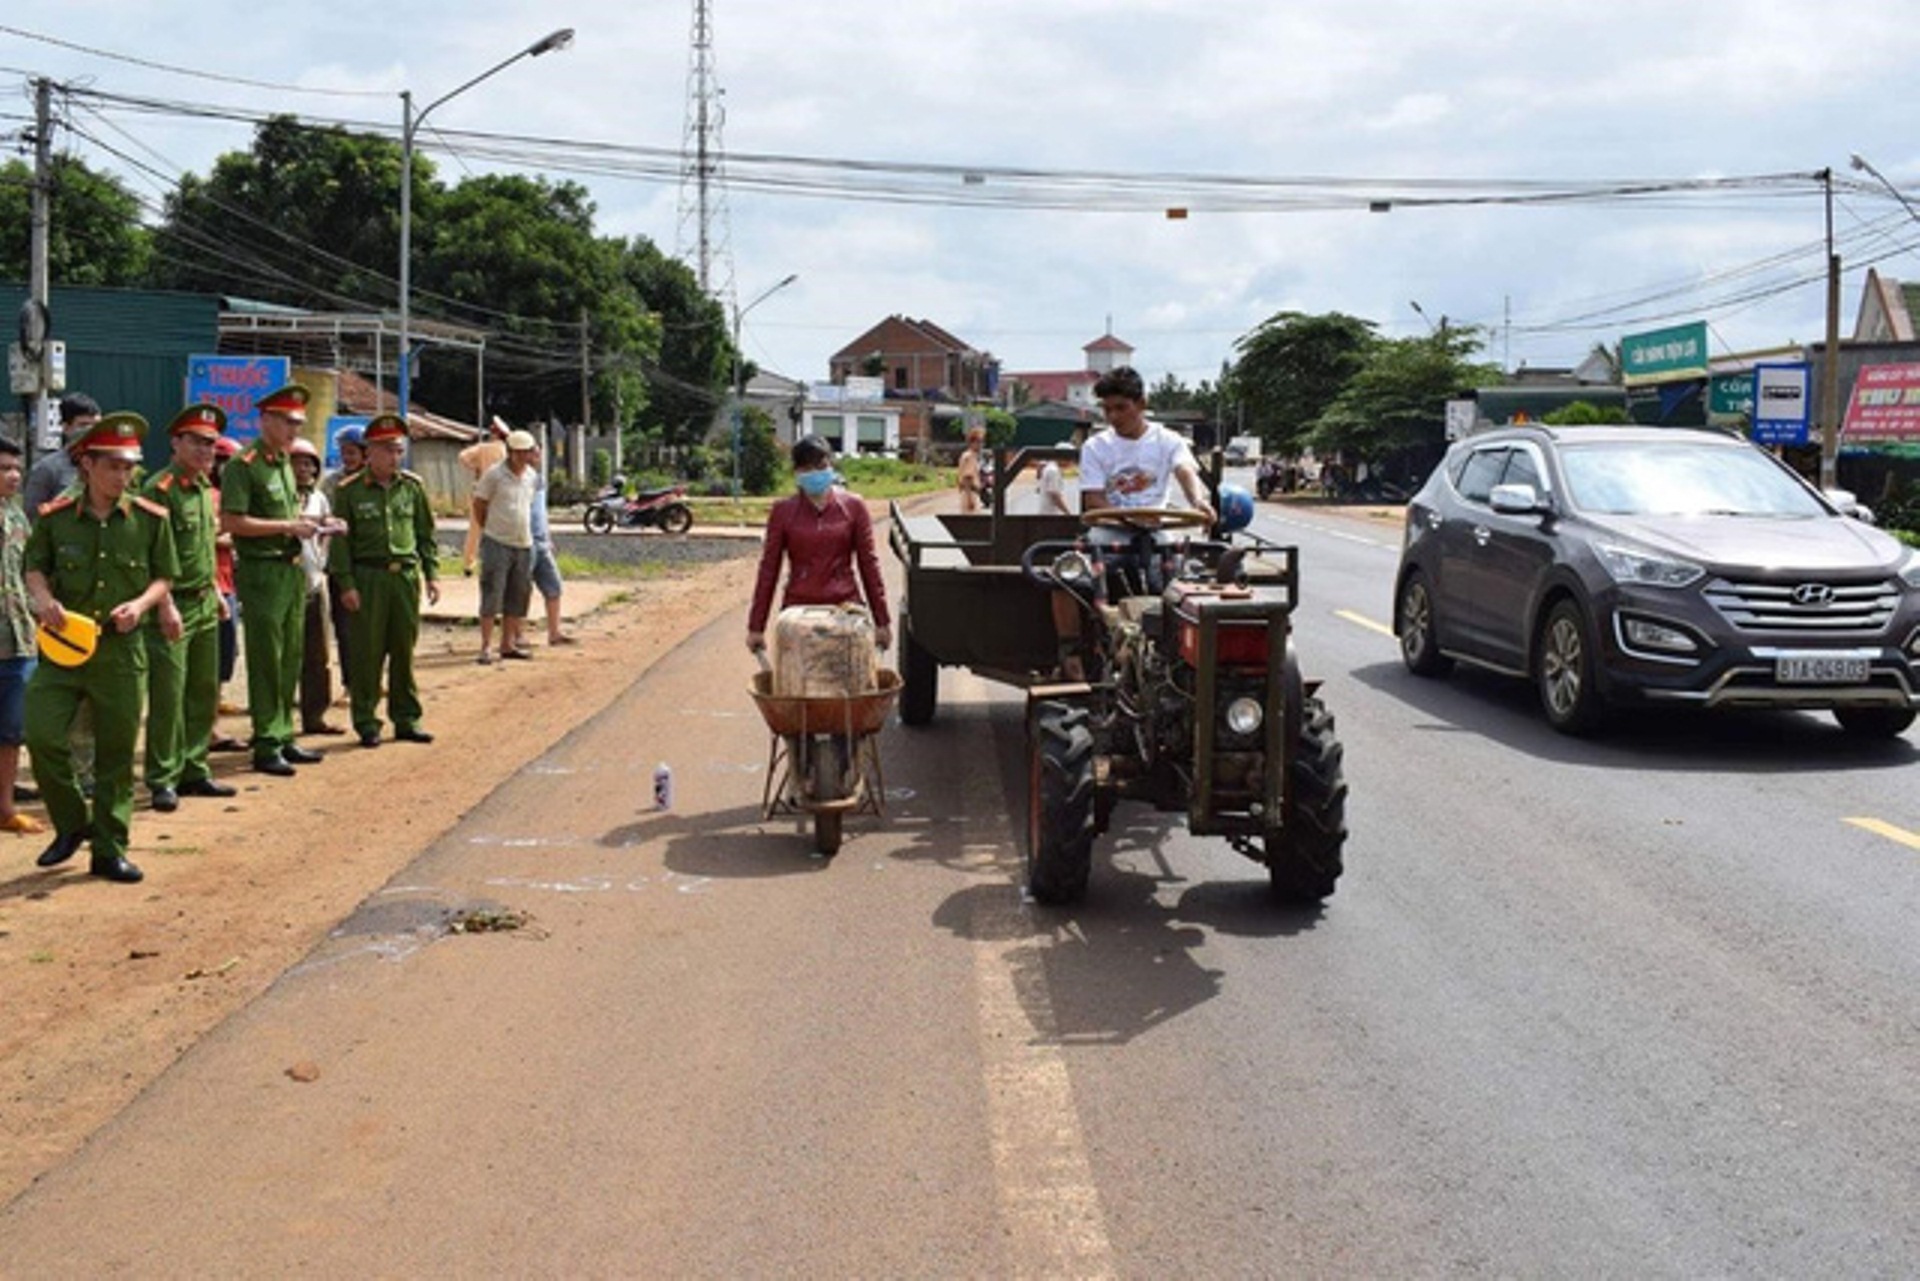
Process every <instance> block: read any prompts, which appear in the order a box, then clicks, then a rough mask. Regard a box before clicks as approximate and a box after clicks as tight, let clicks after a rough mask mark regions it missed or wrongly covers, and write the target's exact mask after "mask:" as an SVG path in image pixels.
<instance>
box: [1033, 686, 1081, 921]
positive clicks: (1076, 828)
mask: <svg viewBox="0 0 1920 1281" xmlns="http://www.w3.org/2000/svg"><path fill="white" fill-rule="evenodd" d="M1028 724H1029V726H1030V728H1029V731H1028V734H1029V737H1028V741H1027V860H1026V870H1027V892H1028V893H1030V894H1032V895H1033V898H1034V901H1035V902H1037V903H1044V904H1047V905H1048V906H1050V907H1055V906H1060V905H1062V904H1067V903H1073V902H1077V901H1078V900H1079V899H1080V898H1081V897H1083V896H1084V895H1085V894H1086V892H1087V878H1088V876H1089V875H1090V874H1091V873H1092V870H1093V826H1094V820H1093V807H1094V785H1093V731H1092V730H1091V729H1090V728H1088V726H1087V709H1086V708H1085V707H1082V706H1080V705H1078V704H1076V703H1069V702H1065V701H1063V700H1060V699H1046V700H1044V701H1042V702H1040V703H1038V704H1036V705H1035V706H1034V709H1033V714H1032V717H1031V718H1030V720H1029V722H1028Z"/></svg>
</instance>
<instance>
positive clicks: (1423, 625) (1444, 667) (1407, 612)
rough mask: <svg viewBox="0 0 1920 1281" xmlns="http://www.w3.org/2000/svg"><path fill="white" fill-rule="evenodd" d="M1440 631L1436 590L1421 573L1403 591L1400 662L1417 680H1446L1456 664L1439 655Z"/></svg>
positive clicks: (1401, 598) (1413, 577)
mask: <svg viewBox="0 0 1920 1281" xmlns="http://www.w3.org/2000/svg"><path fill="white" fill-rule="evenodd" d="M1439 635H1440V628H1439V621H1438V618H1437V612H1436V610H1435V608H1434V604H1433V590H1432V589H1431V588H1430V587H1428V586H1427V576H1426V575H1425V574H1423V573H1421V572H1420V571H1419V570H1417V569H1416V570H1414V571H1413V572H1412V573H1411V574H1408V575H1407V581H1406V583H1405V585H1404V586H1402V587H1401V588H1400V661H1401V662H1403V663H1405V664H1406V665H1407V670H1408V671H1410V672H1412V673H1413V674H1414V675H1415V676H1445V675H1446V674H1447V673H1448V672H1450V671H1452V670H1453V660H1452V659H1451V658H1448V657H1447V656H1446V655H1445V654H1442V653H1441V652H1440V642H1439Z"/></svg>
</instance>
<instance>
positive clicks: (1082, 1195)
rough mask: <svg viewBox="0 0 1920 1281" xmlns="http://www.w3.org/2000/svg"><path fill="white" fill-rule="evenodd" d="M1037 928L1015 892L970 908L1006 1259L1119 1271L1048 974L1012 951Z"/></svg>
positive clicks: (1059, 1272) (1068, 1269)
mask: <svg viewBox="0 0 1920 1281" xmlns="http://www.w3.org/2000/svg"><path fill="white" fill-rule="evenodd" d="M1032 928H1033V917H1032V915H1031V914H1030V912H1029V911H1028V909H1026V908H1025V907H1023V906H1022V905H1021V903H1020V901H1019V896H1018V895H1017V894H1015V893H1014V892H1013V891H1012V890H1011V889H1008V890H1007V892H1006V893H1005V894H995V895H993V896H992V902H991V905H990V906H986V907H980V908H976V909H975V912H974V937H975V938H977V939H980V940H981V941H980V942H979V943H977V944H976V945H975V946H974V950H973V961H974V966H973V969H974V985H975V990H976V992H977V994H978V998H979V1018H980V1047H981V1058H982V1061H983V1064H984V1067H985V1070H986V1086H987V1112H988V1121H989V1124H990V1126H991V1131H992V1143H993V1168H994V1183H995V1186H996V1187H997V1188H998V1190H999V1193H1000V1216H1001V1221H1002V1223H1003V1224H1004V1225H1005V1227H1006V1230H1007V1251H1008V1259H1009V1261H1010V1262H1011V1263H1012V1265H1013V1270H1014V1273H1015V1275H1018V1276H1044V1277H1111V1276H1116V1275H1118V1268H1117V1266H1116V1264H1115V1262H1114V1257H1113V1245H1112V1242H1110V1241H1109V1240H1108V1238H1107V1224H1106V1213H1105V1211H1104V1210H1103V1209H1102V1207H1101V1204H1100V1191H1099V1189H1098V1188H1097V1187H1095V1186H1094V1182H1093V1166H1092V1164H1091V1163H1090V1162H1089V1161H1088V1160H1087V1147H1086V1140H1085V1138H1084V1137H1083V1136H1082V1135H1081V1132H1080V1113H1079V1111H1078V1109H1077V1108H1076V1107H1075V1105H1074V1101H1073V1080H1072V1078H1071V1076H1070V1075H1069V1074H1068V1072H1067V1062H1066V1058H1065V1056H1064V1055H1063V1054H1062V1053H1061V1051H1060V1040H1059V1026H1058V1023H1057V1021H1056V1020H1055V1017H1054V1013H1053V1001H1052V998H1051V996H1050V995H1049V993H1048V992H1047V985H1046V984H1047V981H1046V972H1045V969H1044V967H1042V966H1040V965H1039V964H1037V963H1035V961H1034V959H1033V958H1032V957H1027V958H1025V963H1024V964H1023V963H1022V958H1020V957H1019V956H1017V955H1016V954H1017V953H1019V952H1022V951H1030V950H1031V949H1032V946H1033V944H1032V939H1031V934H1030V931H1031V930H1032Z"/></svg>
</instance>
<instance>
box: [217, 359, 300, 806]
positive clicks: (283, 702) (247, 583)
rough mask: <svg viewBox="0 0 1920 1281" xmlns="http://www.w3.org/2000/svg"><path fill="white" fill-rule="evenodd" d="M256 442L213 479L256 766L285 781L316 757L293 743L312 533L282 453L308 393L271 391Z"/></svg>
mask: <svg viewBox="0 0 1920 1281" xmlns="http://www.w3.org/2000/svg"><path fill="white" fill-rule="evenodd" d="M254 403H255V406H256V407H257V408H258V409H259V410H260V439H259V440H258V441H256V442H255V443H254V444H251V445H249V446H247V447H246V448H245V449H243V450H241V451H240V453H239V454H238V455H236V456H235V457H234V458H232V459H231V460H229V461H228V463H227V465H226V466H225V467H224V468H223V469H222V470H221V473H220V529H221V531H222V532H223V533H228V534H232V535H233V560H234V565H233V577H234V587H235V589H236V590H237V592H238V594H239V597H240V624H241V632H242V633H243V637H244V641H245V645H246V656H247V712H248V714H249V715H250V716H251V717H252V720H253V767H254V768H255V769H257V770H259V771H260V772H261V773H263V774H276V775H281V776H288V775H291V774H292V773H293V772H294V769H293V767H294V766H295V765H312V764H314V763H316V762H318V761H319V760H320V759H321V757H320V753H318V752H311V751H308V750H307V749H306V748H304V747H301V746H300V745H299V744H297V743H295V742H294V741H293V706H294V695H295V692H296V690H297V689H298V687H299V683H300V663H301V658H302V656H303V654H304V653H305V649H306V626H307V574H306V570H305V568H304V567H303V566H302V565H301V563H300V540H301V539H303V538H312V537H313V536H314V534H315V533H316V532H318V526H317V525H315V523H314V522H313V521H312V520H310V519H308V518H307V517H305V516H302V515H301V514H300V495H299V494H298V493H297V492H295V490H294V484H293V465H292V462H291V455H290V454H289V453H288V451H289V450H290V449H291V448H292V446H293V439H294V437H295V436H298V435H299V434H300V425H301V424H302V423H304V422H306V421H307V389H306V388H305V387H302V386H300V385H299V384H298V383H294V384H291V385H289V386H286V387H282V388H280V389H278V390H277V391H271V392H268V393H267V394H266V395H265V396H263V397H261V398H260V399H259V400H258V401H256V402H254Z"/></svg>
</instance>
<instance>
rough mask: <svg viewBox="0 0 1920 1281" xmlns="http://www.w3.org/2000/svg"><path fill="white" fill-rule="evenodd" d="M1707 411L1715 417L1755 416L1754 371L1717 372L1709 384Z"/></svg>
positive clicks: (1750, 418) (1750, 417)
mask: <svg viewBox="0 0 1920 1281" xmlns="http://www.w3.org/2000/svg"><path fill="white" fill-rule="evenodd" d="M1707 412H1708V413H1710V414H1712V415H1713V416H1714V417H1715V418H1733V417H1736V416H1741V417H1745V418H1747V419H1748V420H1749V421H1751V420H1752V418H1753V373H1752V371H1751V370H1749V371H1747V372H1745V373H1739V374H1715V375H1714V376H1713V378H1712V380H1711V381H1709V382H1708V384H1707Z"/></svg>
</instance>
